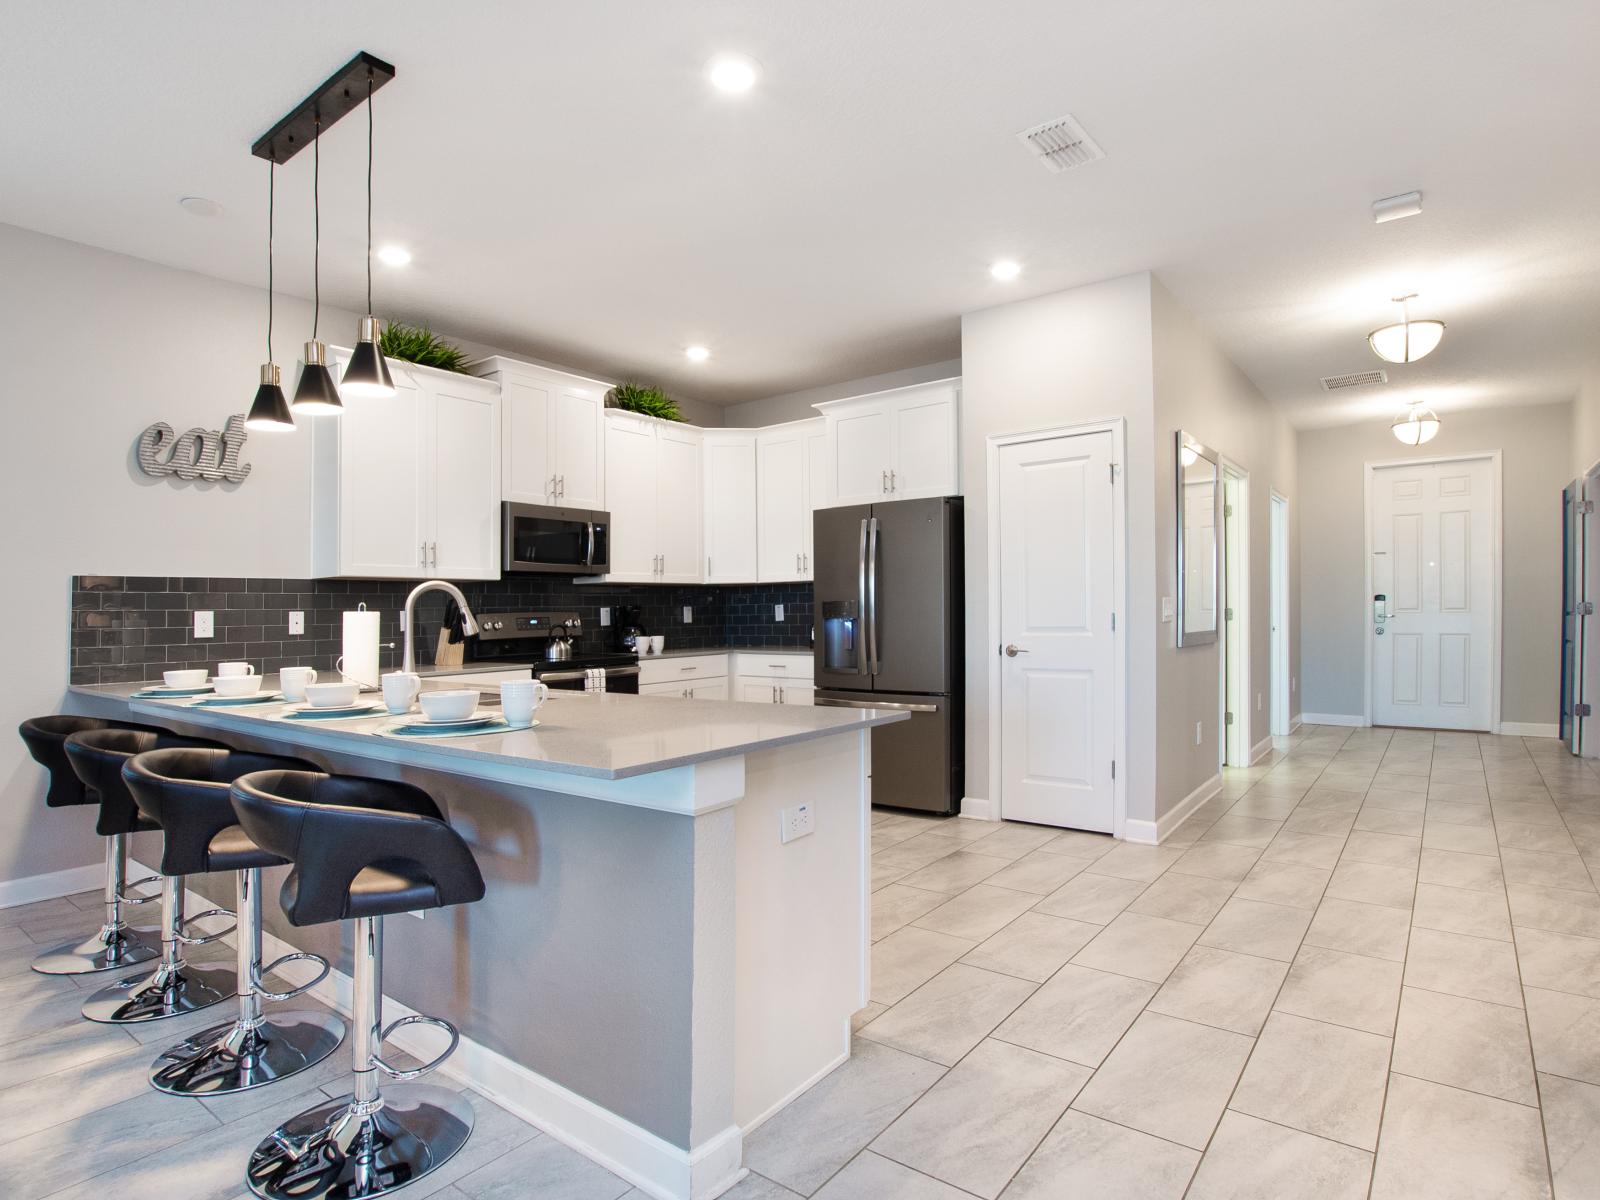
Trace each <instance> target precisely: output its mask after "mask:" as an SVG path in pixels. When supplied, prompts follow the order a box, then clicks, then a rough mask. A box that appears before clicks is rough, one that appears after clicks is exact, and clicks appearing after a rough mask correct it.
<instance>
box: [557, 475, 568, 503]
mask: <svg viewBox="0 0 1600 1200" xmlns="http://www.w3.org/2000/svg"><path fill="white" fill-rule="evenodd" d="M559 486H560V490H559V491H557V492H556V495H558V496H560V497H561V498H562V499H563V500H565V499H566V498H567V477H566V476H565V475H563V476H562V477H561V483H560V485H559Z"/></svg>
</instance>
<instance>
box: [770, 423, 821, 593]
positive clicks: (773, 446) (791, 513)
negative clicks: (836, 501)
mask: <svg viewBox="0 0 1600 1200" xmlns="http://www.w3.org/2000/svg"><path fill="white" fill-rule="evenodd" d="M757 446H758V448H759V453H760V472H759V479H760V485H761V502H760V527H761V576H760V578H761V582H763V583H776V582H785V581H788V580H795V579H804V578H805V577H806V576H805V567H804V555H805V548H806V536H807V531H808V530H809V529H810V528H811V509H810V507H809V506H808V505H807V503H806V452H807V446H806V438H805V433H804V431H803V430H802V429H801V428H800V427H799V426H796V425H788V426H783V427H781V428H779V429H774V430H770V431H764V432H762V433H761V434H760V435H759V436H758V439H757Z"/></svg>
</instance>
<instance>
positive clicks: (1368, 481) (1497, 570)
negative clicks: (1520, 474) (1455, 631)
mask: <svg viewBox="0 0 1600 1200" xmlns="http://www.w3.org/2000/svg"><path fill="white" fill-rule="evenodd" d="M1482 459H1487V460H1488V462H1489V476H1490V478H1491V479H1493V480H1494V497H1493V499H1494V562H1493V563H1491V564H1490V567H1491V574H1492V577H1493V580H1494V582H1493V584H1492V585H1491V587H1490V589H1489V602H1490V604H1492V605H1493V607H1494V611H1493V617H1492V620H1491V622H1490V627H1491V628H1492V629H1493V630H1494V642H1493V644H1492V645H1491V646H1490V647H1489V670H1490V677H1489V732H1490V733H1499V732H1500V646H1501V641H1502V636H1501V634H1502V631H1501V628H1500V619H1501V608H1502V604H1501V596H1502V594H1503V588H1504V586H1505V585H1504V582H1503V580H1502V578H1501V570H1502V564H1503V563H1504V560H1505V550H1504V546H1503V545H1502V532H1503V530H1504V518H1503V516H1502V513H1501V498H1502V495H1503V492H1504V488H1503V485H1502V479H1501V472H1500V451H1498V450H1480V451H1478V452H1477V453H1467V454H1438V455H1433V456H1431V457H1427V458H1394V459H1385V460H1384V461H1382V462H1367V463H1363V464H1362V481H1361V547H1362V554H1363V557H1364V559H1365V561H1364V562H1363V564H1362V578H1363V579H1364V580H1365V581H1366V586H1365V588H1364V589H1363V591H1362V593H1361V629H1362V638H1361V646H1362V659H1363V666H1362V670H1363V672H1364V676H1365V686H1364V688H1363V689H1362V709H1361V723H1362V725H1371V724H1372V655H1373V652H1374V650H1375V649H1376V646H1375V644H1374V643H1375V642H1376V641H1377V639H1376V637H1375V636H1374V635H1373V632H1372V484H1373V480H1374V478H1375V476H1376V473H1377V472H1379V471H1385V470H1388V469H1389V468H1390V467H1423V466H1429V465H1431V464H1433V463H1452V462H1477V461H1479V460H1482Z"/></svg>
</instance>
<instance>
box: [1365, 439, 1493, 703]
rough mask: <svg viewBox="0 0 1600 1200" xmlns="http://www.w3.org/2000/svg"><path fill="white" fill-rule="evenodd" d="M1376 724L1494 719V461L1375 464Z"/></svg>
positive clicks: (1370, 617)
mask: <svg viewBox="0 0 1600 1200" xmlns="http://www.w3.org/2000/svg"><path fill="white" fill-rule="evenodd" d="M1370 470H1371V480H1370V485H1371V486H1370V491H1369V494H1368V495H1369V499H1368V506H1369V512H1370V513H1371V540H1370V547H1371V577H1370V578H1371V583H1372V590H1371V594H1370V595H1368V596H1367V597H1366V600H1365V605H1364V611H1363V617H1364V619H1365V620H1366V621H1367V623H1368V625H1369V627H1370V628H1371V630H1372V637H1371V638H1370V641H1371V645H1372V659H1371V661H1372V708H1371V715H1372V723H1373V724H1374V725H1403V726H1413V727H1417V728H1422V729H1471V730H1483V731H1487V730H1491V729H1493V728H1494V725H1495V723H1496V721H1497V719H1498V705H1496V704H1495V695H1494V693H1495V687H1496V680H1497V677H1498V673H1497V671H1496V669H1495V667H1496V663H1497V661H1498V659H1499V647H1498V645H1497V640H1498V629H1497V615H1496V608H1497V605H1498V599H1499V597H1498V593H1499V568H1498V563H1497V555H1498V551H1499V537H1498V523H1499V497H1498V495H1497V490H1498V483H1499V471H1498V462H1497V461H1496V460H1495V459H1493V458H1490V457H1489V456H1481V457H1475V458H1466V459H1452V460H1448V461H1429V462H1417V463H1396V464H1393V465H1386V466H1375V467H1372V468H1370Z"/></svg>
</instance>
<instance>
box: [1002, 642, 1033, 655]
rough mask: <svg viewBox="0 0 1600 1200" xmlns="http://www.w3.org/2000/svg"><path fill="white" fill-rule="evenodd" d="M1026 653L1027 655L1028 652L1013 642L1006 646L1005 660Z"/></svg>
mask: <svg viewBox="0 0 1600 1200" xmlns="http://www.w3.org/2000/svg"><path fill="white" fill-rule="evenodd" d="M1026 653H1028V652H1027V651H1026V650H1024V649H1023V648H1022V647H1021V646H1018V645H1016V644H1015V643H1014V642H1012V643H1007V644H1006V657H1007V658H1015V657H1016V656H1017V655H1019V654H1026Z"/></svg>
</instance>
